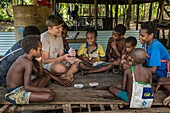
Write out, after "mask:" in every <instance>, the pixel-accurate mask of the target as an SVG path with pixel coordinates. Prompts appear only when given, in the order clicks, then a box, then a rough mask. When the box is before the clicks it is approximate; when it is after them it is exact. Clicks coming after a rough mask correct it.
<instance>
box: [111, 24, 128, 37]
mask: <svg viewBox="0 0 170 113" xmlns="http://www.w3.org/2000/svg"><path fill="white" fill-rule="evenodd" d="M113 31H115V32H117V33H118V34H119V35H124V34H125V33H126V27H125V26H124V25H123V24H118V25H116V26H115V27H114V29H113Z"/></svg>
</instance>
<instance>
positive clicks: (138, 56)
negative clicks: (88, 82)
mask: <svg viewBox="0 0 170 113" xmlns="http://www.w3.org/2000/svg"><path fill="white" fill-rule="evenodd" d="M145 58H146V52H145V50H144V49H141V48H136V49H134V50H133V51H132V53H131V60H132V64H133V65H134V76H135V80H136V82H146V83H150V84H152V73H151V72H150V71H149V70H148V69H147V68H145V67H143V66H142V64H143V63H144V62H145ZM132 83H133V79H132V72H131V70H130V68H128V69H126V70H125V72H124V78H123V85H122V88H121V89H118V88H117V87H114V86H111V87H110V88H109V91H110V92H111V93H112V94H114V95H116V96H117V97H119V98H121V99H123V100H124V101H126V102H130V100H131V95H132Z"/></svg>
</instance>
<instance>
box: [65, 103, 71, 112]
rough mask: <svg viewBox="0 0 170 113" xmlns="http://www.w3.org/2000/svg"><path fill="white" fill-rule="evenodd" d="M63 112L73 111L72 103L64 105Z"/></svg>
mask: <svg viewBox="0 0 170 113" xmlns="http://www.w3.org/2000/svg"><path fill="white" fill-rule="evenodd" d="M63 113H72V109H71V105H70V104H65V105H63Z"/></svg>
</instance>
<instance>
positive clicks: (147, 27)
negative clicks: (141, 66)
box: [139, 22, 170, 82]
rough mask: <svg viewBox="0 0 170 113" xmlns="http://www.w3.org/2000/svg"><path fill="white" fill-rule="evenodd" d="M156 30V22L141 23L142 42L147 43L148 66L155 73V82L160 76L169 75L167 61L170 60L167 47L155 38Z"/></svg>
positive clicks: (140, 36)
mask: <svg viewBox="0 0 170 113" xmlns="http://www.w3.org/2000/svg"><path fill="white" fill-rule="evenodd" d="M156 32H157V26H156V24H154V23H152V22H145V23H143V24H142V25H141V29H140V34H139V39H140V41H141V43H145V44H146V52H147V57H146V66H148V69H149V70H150V71H151V72H152V74H154V75H153V77H152V78H153V81H154V82H157V80H158V78H161V77H166V76H167V61H168V60H170V58H169V53H168V51H167V49H166V48H165V47H164V46H163V45H162V44H161V43H160V42H159V41H158V40H157V39H154V37H155V35H156Z"/></svg>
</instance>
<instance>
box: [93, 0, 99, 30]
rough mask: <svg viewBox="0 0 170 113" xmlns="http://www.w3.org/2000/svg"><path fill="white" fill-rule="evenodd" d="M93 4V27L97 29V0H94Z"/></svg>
mask: <svg viewBox="0 0 170 113" xmlns="http://www.w3.org/2000/svg"><path fill="white" fill-rule="evenodd" d="M94 5H95V16H94V18H95V29H96V30H97V18H98V4H97V0H94Z"/></svg>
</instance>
